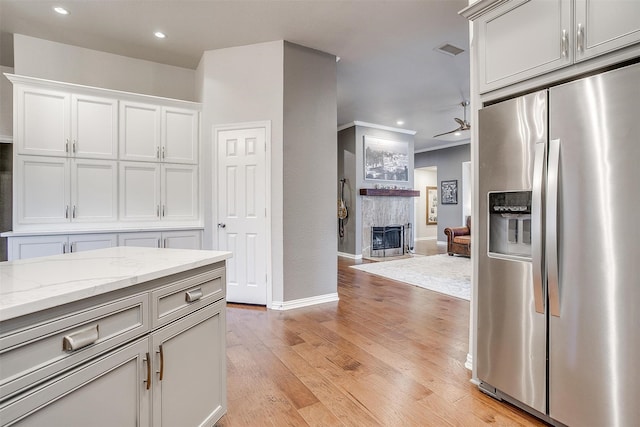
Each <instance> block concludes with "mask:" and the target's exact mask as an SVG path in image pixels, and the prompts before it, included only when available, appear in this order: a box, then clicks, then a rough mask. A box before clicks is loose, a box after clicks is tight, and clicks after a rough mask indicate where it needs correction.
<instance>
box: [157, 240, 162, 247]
mask: <svg viewBox="0 0 640 427" xmlns="http://www.w3.org/2000/svg"><path fill="white" fill-rule="evenodd" d="M157 247H158V248H161V247H162V246H160V239H158V246H157Z"/></svg>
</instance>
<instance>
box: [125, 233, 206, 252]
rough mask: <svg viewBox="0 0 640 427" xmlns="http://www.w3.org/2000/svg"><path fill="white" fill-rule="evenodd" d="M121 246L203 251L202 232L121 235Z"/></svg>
mask: <svg viewBox="0 0 640 427" xmlns="http://www.w3.org/2000/svg"><path fill="white" fill-rule="evenodd" d="M118 245H119V246H137V247H145V248H173V249H202V232H201V231H199V230H175V231H162V232H161V231H151V232H150V231H146V232H131V233H120V234H119V235H118Z"/></svg>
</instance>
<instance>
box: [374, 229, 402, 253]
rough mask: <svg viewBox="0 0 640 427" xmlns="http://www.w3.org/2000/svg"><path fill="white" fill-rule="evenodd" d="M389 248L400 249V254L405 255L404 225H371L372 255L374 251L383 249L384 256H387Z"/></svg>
mask: <svg viewBox="0 0 640 427" xmlns="http://www.w3.org/2000/svg"><path fill="white" fill-rule="evenodd" d="M389 249H400V255H404V226H403V225H386V226H384V227H371V251H372V252H371V255H374V254H373V251H382V256H386V255H387V253H386V252H387V250H389ZM395 252H397V251H395Z"/></svg>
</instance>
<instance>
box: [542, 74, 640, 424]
mask: <svg viewBox="0 0 640 427" xmlns="http://www.w3.org/2000/svg"><path fill="white" fill-rule="evenodd" d="M549 106H550V107H549V108H550V109H549V139H550V141H551V142H552V143H557V144H558V147H559V157H558V166H557V176H558V192H557V200H555V201H554V200H547V204H551V205H553V204H554V203H556V202H557V211H556V212H550V213H551V214H552V215H555V218H553V217H552V218H550V219H551V221H549V219H547V224H550V222H553V220H554V219H555V220H556V226H557V232H556V233H555V235H556V236H557V239H553V238H551V239H549V240H548V241H547V252H548V253H549V252H553V251H554V250H556V249H557V266H558V269H557V277H558V283H559V286H558V287H557V288H556V289H553V288H554V287H555V286H554V284H553V283H552V278H553V276H554V274H555V273H556V272H554V271H553V270H554V264H555V261H556V260H551V259H548V260H547V263H548V265H549V288H550V289H549V297H550V299H552V298H554V297H553V294H554V293H556V294H557V295H558V298H559V301H557V302H554V301H551V300H550V301H549V305H550V306H552V305H554V304H556V305H557V306H558V307H559V313H556V314H555V315H554V313H553V310H552V312H551V315H550V316H549V414H550V415H551V417H552V418H554V419H556V420H558V421H560V422H562V423H563V424H567V425H571V426H631V425H638V422H639V420H640V403H639V398H640V369H638V363H639V361H640V333H639V331H640V225H639V224H638V222H639V219H640V191H639V190H638V184H639V183H640V65H637V64H636V65H633V66H629V67H626V68H621V69H618V70H614V71H610V72H607V73H604V74H601V75H597V76H594V77H589V78H586V79H583V80H578V81H575V82H572V83H568V84H565V85H562V86H558V87H556V88H552V89H550V91H549ZM554 141H557V142H554ZM550 148H551V147H550ZM553 168H556V166H555V165H554V164H553V162H552V161H551V160H550V162H549V169H550V175H551V172H552V170H553ZM548 231H549V233H548V235H549V236H552V235H553V234H554V230H548ZM554 245H555V247H553V246H554ZM558 314H559V316H558Z"/></svg>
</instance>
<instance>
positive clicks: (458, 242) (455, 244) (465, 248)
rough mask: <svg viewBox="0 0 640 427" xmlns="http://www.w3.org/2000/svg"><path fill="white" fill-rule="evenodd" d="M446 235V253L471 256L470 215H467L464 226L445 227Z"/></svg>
mask: <svg viewBox="0 0 640 427" xmlns="http://www.w3.org/2000/svg"><path fill="white" fill-rule="evenodd" d="M444 234H446V235H447V253H448V254H449V256H453V255H454V254H458V255H462V256H466V257H470V256H471V217H470V216H468V217H467V226H466V227H447V228H445V229H444Z"/></svg>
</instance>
